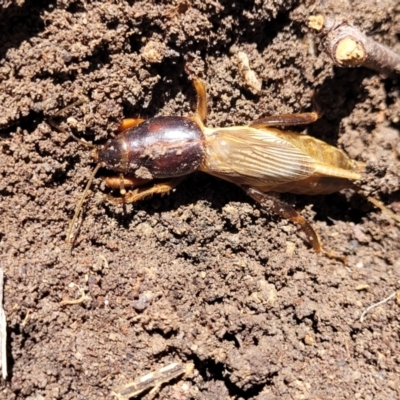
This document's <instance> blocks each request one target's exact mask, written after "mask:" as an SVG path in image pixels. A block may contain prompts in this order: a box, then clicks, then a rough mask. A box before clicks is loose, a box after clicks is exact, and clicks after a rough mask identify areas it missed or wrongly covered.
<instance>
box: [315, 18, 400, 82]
mask: <svg viewBox="0 0 400 400" xmlns="http://www.w3.org/2000/svg"><path fill="white" fill-rule="evenodd" d="M308 26H309V27H310V28H311V29H314V30H315V31H317V32H318V33H320V35H321V37H322V45H323V47H324V50H325V51H326V53H327V54H328V55H329V56H330V57H331V59H332V61H333V62H334V64H336V65H337V66H339V67H361V66H362V67H366V68H370V69H373V70H374V71H378V72H380V73H382V74H384V75H386V76H394V75H395V74H398V73H400V55H398V54H396V53H395V52H394V51H392V50H391V49H389V48H388V47H387V46H385V45H382V44H380V43H378V42H376V41H375V40H373V39H371V38H370V37H368V36H366V35H365V34H364V33H362V32H361V31H360V30H359V29H358V28H357V27H355V26H353V25H351V24H349V23H347V22H345V21H337V20H335V19H334V18H332V17H327V16H323V15H314V16H311V17H310V18H309V20H308Z"/></svg>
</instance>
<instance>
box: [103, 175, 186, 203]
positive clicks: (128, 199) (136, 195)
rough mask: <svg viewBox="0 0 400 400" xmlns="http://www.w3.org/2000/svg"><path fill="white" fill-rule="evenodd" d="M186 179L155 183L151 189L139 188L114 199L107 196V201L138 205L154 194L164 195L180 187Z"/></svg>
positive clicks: (182, 177)
mask: <svg viewBox="0 0 400 400" xmlns="http://www.w3.org/2000/svg"><path fill="white" fill-rule="evenodd" d="M185 178H186V176H180V177H179V178H174V179H171V180H169V181H165V182H159V183H155V184H154V185H153V186H151V187H149V188H137V189H135V190H133V191H131V192H127V193H126V194H125V195H123V196H122V197H113V196H110V195H107V199H108V200H110V201H111V202H113V203H115V204H123V203H136V202H137V201H139V200H143V199H144V198H146V197H148V196H151V195H153V194H164V193H168V192H170V191H171V190H172V189H174V188H175V187H176V186H177V185H179V184H180V183H181V182H182V181H183V180H184V179H185ZM118 188H119V186H118Z"/></svg>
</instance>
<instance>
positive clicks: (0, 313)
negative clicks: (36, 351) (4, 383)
mask: <svg viewBox="0 0 400 400" xmlns="http://www.w3.org/2000/svg"><path fill="white" fill-rule="evenodd" d="M3 286H4V274H3V268H1V267H0V366H1V372H2V375H3V379H6V378H7V321H6V314H5V312H4V309H3Z"/></svg>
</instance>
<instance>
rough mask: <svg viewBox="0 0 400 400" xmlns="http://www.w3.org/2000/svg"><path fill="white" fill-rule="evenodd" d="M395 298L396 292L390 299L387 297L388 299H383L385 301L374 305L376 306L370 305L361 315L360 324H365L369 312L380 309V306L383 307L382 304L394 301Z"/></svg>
mask: <svg viewBox="0 0 400 400" xmlns="http://www.w3.org/2000/svg"><path fill="white" fill-rule="evenodd" d="M395 296H396V292H394V293H392V294H391V295H390V296H389V297H387V298H386V299H383V300H381V301H380V302H378V303H374V304H372V305H370V306H369V307H367V308H366V309H365V310H364V312H363V313H362V314H361V317H360V322H364V318H365V315H366V314H367V313H368V312H369V311H371V310H372V309H373V308H375V307H378V306H381V305H382V304H385V303H387V302H388V301H389V300H391V299H393V298H394V297H395Z"/></svg>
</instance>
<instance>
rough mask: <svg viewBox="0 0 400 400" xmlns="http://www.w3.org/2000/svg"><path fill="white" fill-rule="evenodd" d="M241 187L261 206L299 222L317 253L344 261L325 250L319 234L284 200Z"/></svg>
mask: <svg viewBox="0 0 400 400" xmlns="http://www.w3.org/2000/svg"><path fill="white" fill-rule="evenodd" d="M243 189H244V191H245V192H246V194H248V195H249V196H250V197H251V198H252V199H253V200H255V201H256V202H257V203H259V204H261V206H263V207H265V208H267V209H268V210H271V211H273V212H274V213H275V214H277V215H279V216H280V217H282V218H285V219H288V220H290V221H292V222H296V223H297V224H299V225H300V226H301V228H302V229H303V231H304V233H305V234H306V236H307V238H308V240H309V242H310V244H311V246H312V248H313V249H314V250H315V251H316V252H317V253H324V254H325V255H327V256H328V257H330V258H334V259H337V260H339V261H342V262H345V261H346V259H345V258H344V257H340V256H337V255H335V254H334V253H332V252H330V251H327V250H325V249H324V248H323V246H322V243H321V239H320V237H319V235H318V234H317V232H315V230H314V228H313V227H312V226H311V224H310V223H309V222H308V221H307V220H306V219H305V218H304V217H302V216H301V215H300V214H299V213H298V212H297V211H296V210H295V209H294V208H293V207H291V206H290V205H289V204H286V203H285V202H283V201H281V200H279V199H277V198H275V197H273V196H270V195H268V194H266V193H263V192H261V191H260V190H257V189H254V188H251V187H244V188H243Z"/></svg>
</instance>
